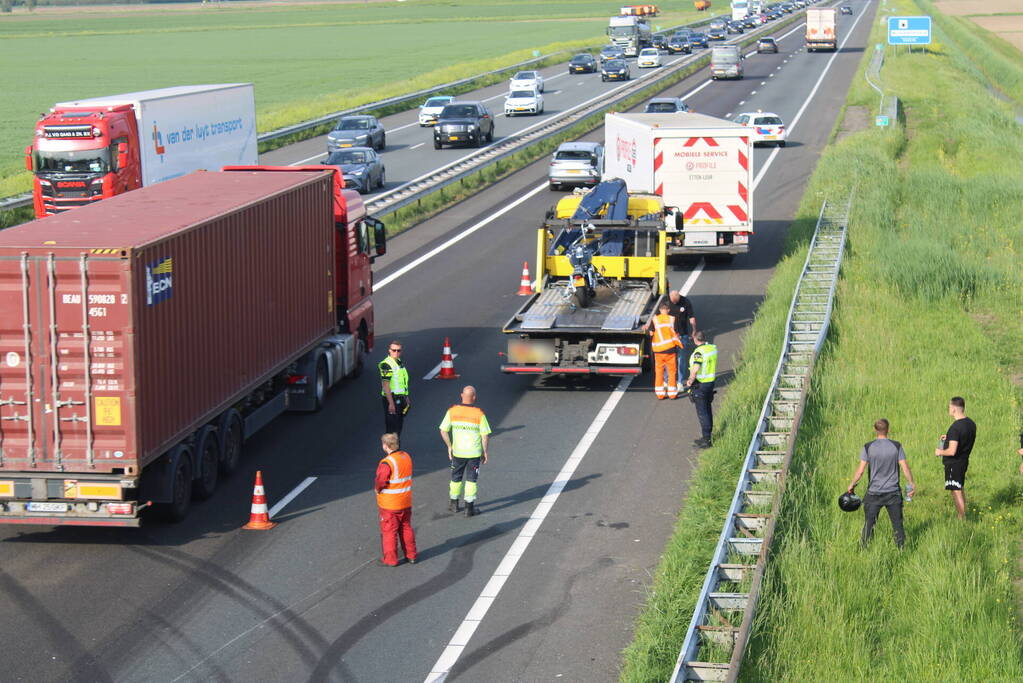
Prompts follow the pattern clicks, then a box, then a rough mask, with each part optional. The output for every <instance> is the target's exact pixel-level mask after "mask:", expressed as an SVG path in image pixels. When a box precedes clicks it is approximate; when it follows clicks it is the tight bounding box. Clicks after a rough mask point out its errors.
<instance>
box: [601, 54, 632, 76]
mask: <svg viewBox="0 0 1023 683" xmlns="http://www.w3.org/2000/svg"><path fill="white" fill-rule="evenodd" d="M631 78H632V74H631V73H629V63H628V62H626V61H625V60H624V59H612V60H610V61H607V62H604V66H602V67H600V80H602V81H627V80H629V79H631Z"/></svg>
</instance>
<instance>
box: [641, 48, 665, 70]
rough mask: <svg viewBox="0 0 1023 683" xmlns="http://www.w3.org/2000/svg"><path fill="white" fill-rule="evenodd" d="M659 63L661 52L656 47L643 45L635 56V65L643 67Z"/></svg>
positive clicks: (658, 64)
mask: <svg viewBox="0 0 1023 683" xmlns="http://www.w3.org/2000/svg"><path fill="white" fill-rule="evenodd" d="M660 65H661V53H660V52H659V51H658V50H657V48H656V47H645V48H643V49H642V50H640V51H639V56H638V57H636V66H638V67H640V68H643V67H645V66H660Z"/></svg>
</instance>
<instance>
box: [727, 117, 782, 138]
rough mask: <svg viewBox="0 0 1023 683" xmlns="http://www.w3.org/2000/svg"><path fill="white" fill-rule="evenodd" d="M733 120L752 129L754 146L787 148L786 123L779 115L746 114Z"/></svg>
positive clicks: (751, 135)
mask: <svg viewBox="0 0 1023 683" xmlns="http://www.w3.org/2000/svg"><path fill="white" fill-rule="evenodd" d="M732 120H733V121H735V122H736V123H738V124H741V125H743V126H746V127H747V128H749V129H751V131H752V133H751V134H750V137H751V138H752V139H753V144H754V145H756V144H765V145H772V144H773V145H777V146H778V147H784V146H785V139H786V137H787V133H786V132H785V123H784V122H783V121H782V120H781V117H780V116H778V115H777V114H772V113H771V112H768V111H753V112H745V113H743V114H739V115H738V116H736V117H735V118H734V119H732Z"/></svg>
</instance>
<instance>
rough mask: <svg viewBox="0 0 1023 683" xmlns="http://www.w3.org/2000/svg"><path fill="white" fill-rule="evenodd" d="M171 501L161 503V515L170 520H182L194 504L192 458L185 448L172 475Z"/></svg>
mask: <svg viewBox="0 0 1023 683" xmlns="http://www.w3.org/2000/svg"><path fill="white" fill-rule="evenodd" d="M171 477H172V481H171V487H172V488H171V502H169V503H162V504H160V507H159V511H160V516H161V517H162V518H163V519H165V520H167V521H168V522H180V521H181V520H183V519H184V518H185V517H187V516H188V510H189V508H190V507H191V506H192V460H191V458H190V457H189V455H188V452H187V450H185V451H184V452H183V453H182V454H181V457H180V458H179V459H178V466H177V469H176V470H175V471H174V473H173V474H172V475H171Z"/></svg>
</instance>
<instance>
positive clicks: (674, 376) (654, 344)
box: [646, 301, 682, 400]
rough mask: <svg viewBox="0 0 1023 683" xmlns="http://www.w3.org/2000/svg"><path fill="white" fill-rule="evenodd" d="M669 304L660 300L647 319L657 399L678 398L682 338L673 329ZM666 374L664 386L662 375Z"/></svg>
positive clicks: (673, 320)
mask: <svg viewBox="0 0 1023 683" xmlns="http://www.w3.org/2000/svg"><path fill="white" fill-rule="evenodd" d="M670 310H671V306H670V305H669V304H668V302H667V301H661V303H660V305H659V306H658V307H657V311H658V313H657V315H655V316H653V317H651V318H650V320H649V321H647V324H646V328H647V330H649V331H650V334H651V339H650V348H651V349H652V350H653V352H654V394H655V395H656V396H657V399H658V400H661V399H665V398H672V399H674V398H678V380H679V377H678V356H677V354H678V353H679V352H681V351H682V340H681V339H679V337H678V332H677V331H676V330H675V318H674V316H672V315H670V314H669V311H670ZM665 375H667V376H668V381H667V386H665V381H664V376H665Z"/></svg>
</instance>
